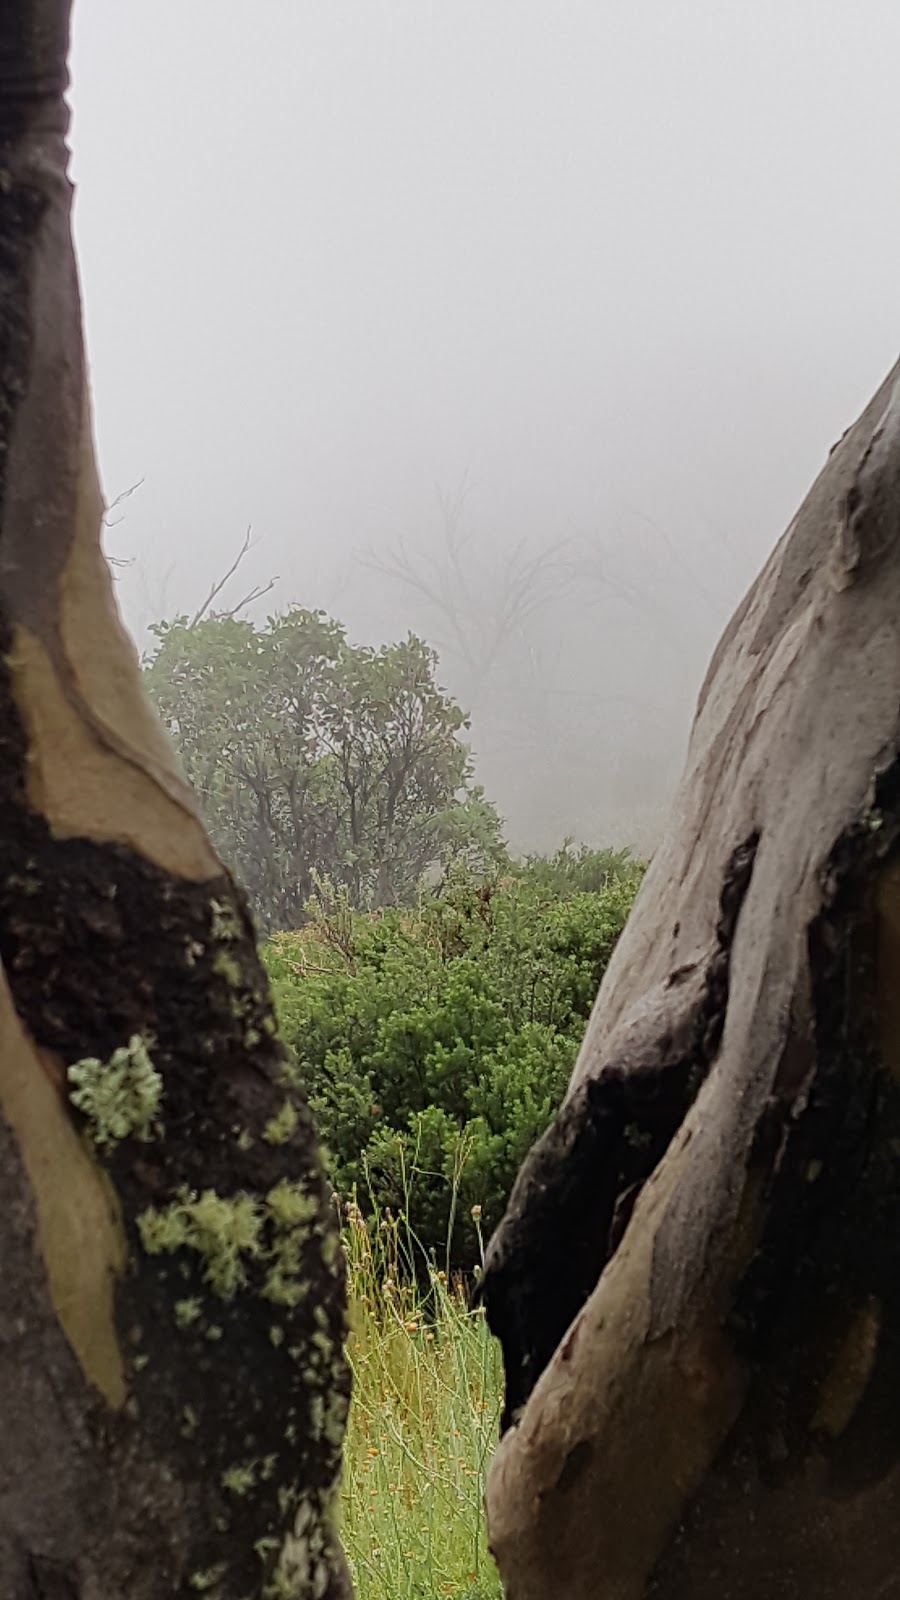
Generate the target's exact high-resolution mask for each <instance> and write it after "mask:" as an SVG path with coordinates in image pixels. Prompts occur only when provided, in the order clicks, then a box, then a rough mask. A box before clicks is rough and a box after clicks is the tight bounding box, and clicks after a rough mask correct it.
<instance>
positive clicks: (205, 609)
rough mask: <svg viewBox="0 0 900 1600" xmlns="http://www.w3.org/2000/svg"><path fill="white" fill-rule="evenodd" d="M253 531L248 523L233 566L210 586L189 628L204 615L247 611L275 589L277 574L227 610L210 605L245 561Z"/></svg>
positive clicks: (216, 615) (255, 587)
mask: <svg viewBox="0 0 900 1600" xmlns="http://www.w3.org/2000/svg"><path fill="white" fill-rule="evenodd" d="M251 531H252V530H251V528H250V526H249V525H248V527H247V532H246V534H245V535H244V542H243V544H242V545H241V548H240V550H239V551H238V553H237V555H236V556H235V558H234V560H233V561H232V563H231V566H230V567H229V568H228V571H227V572H225V573H223V575H222V577H221V578H217V579H216V581H215V583H213V585H212V587H211V588H210V591H209V594H208V595H207V596H206V599H205V600H204V601H203V604H202V605H200V606H199V607H198V608H197V610H196V611H195V612H194V615H193V616H192V618H191V620H190V622H189V623H188V627H189V628H196V626H197V624H198V623H199V622H202V621H203V618H204V617H208V616H214V617H236V616H238V615H239V614H240V613H241V612H242V611H245V610H246V608H247V606H250V605H252V604H253V602H254V600H260V599H262V596H263V595H264V594H269V592H270V591H271V590H272V589H274V587H275V585H276V583H277V582H278V578H277V576H276V577H274V578H270V579H269V581H268V583H265V584H262V585H254V587H253V588H252V589H250V590H249V592H248V593H247V594H245V596H244V598H243V600H239V601H238V603H237V605H235V606H230V607H229V608H228V609H227V610H225V611H213V612H211V611H210V607H211V605H212V603H213V601H214V600H215V599H216V598H217V596H218V595H220V594H221V593H222V590H223V589H224V588H225V585H226V584H227V583H228V582H230V580H231V579H232V578H233V577H234V575H235V573H236V572H237V570H238V567H239V566H240V564H241V562H242V561H243V559H244V557H245V555H246V554H247V552H248V550H250V549H251V548H252V545H251V537H250V535H251Z"/></svg>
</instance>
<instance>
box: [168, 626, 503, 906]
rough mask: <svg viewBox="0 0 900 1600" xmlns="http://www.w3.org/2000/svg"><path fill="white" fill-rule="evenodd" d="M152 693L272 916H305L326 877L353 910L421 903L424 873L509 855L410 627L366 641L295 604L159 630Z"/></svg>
mask: <svg viewBox="0 0 900 1600" xmlns="http://www.w3.org/2000/svg"><path fill="white" fill-rule="evenodd" d="M154 631H155V633H156V636H157V639H158V645H157V648H156V650H155V652H154V654H153V655H152V658H150V659H149V660H148V661H147V662H146V663H145V676H146V682H147V686H148V688H149V690H150V693H151V695H152V697H153V699H154V701H155V703H156V705H157V708H158V710H159V711H160V713H161V715H162V717H163V719H164V721H165V723H166V725H167V727H168V728H169V731H170V733H171V734H172V735H173V737H174V739H175V742H176V745H177V747H178V750H179V752H180V755H181V759H182V763H183V765H184V768H185V771H186V773H187V776H188V777H189V779H190V780H191V782H192V783H193V785H194V787H195V789H196V791H197V793H198V795H199V797H200V801H201V804H202V807H203V811H204V815H205V819H206V822H207V825H208V827H209V830H210V833H211V835H212V838H213V841H214V843H215V844H216V846H217V848H218V849H219V851H220V852H221V854H222V855H223V857H224V858H225V859H226V860H227V861H228V862H229V863H230V865H231V866H232V868H233V869H234V870H235V872H236V873H237V875H238V877H239V878H240V879H241V881H242V883H243V884H244V886H245V887H246V889H247V890H248V892H249V894H250V897H251V900H252V901H253V903H254V906H255V908H256V910H257V913H258V915H259V916H260V918H261V920H262V921H263V922H264V923H265V924H266V925H267V926H268V927H282V928H293V927H298V926H300V925H301V924H302V923H303V922H304V921H305V920H306V915H307V906H308V902H309V900H310V898H311V897H312V896H314V895H315V894H316V892H317V884H318V882H319V880H320V879H327V880H328V881H329V882H330V883H331V884H332V885H334V886H335V888H343V889H345V890H346V892H347V894H348V896H349V901H350V903H351V904H352V905H353V906H356V907H364V908H377V907H381V906H385V905H391V904H402V903H404V902H407V903H408V902H410V901H411V900H413V899H414V898H415V894H416V891H417V888H418V885H419V883H420V880H421V879H422V877H423V875H424V874H426V873H428V872H429V871H433V872H438V873H439V872H440V870H442V869H444V868H445V867H446V866H447V864H448V863H449V862H451V861H453V860H460V861H465V862H466V863H468V864H469V865H470V866H472V867H476V868H481V867H483V866H484V865H485V864H487V863H488V862H492V861H495V860H497V859H499V857H500V855H501V854H502V846H501V841H500V823H499V818H498V816H497V813H496V811H495V809H494V807H493V806H492V805H491V804H490V803H489V802H488V801H487V800H486V799H485V797H484V794H483V792H482V790H481V789H480V788H478V786H477V785H475V784H473V782H472V775H471V764H470V759H469V753H468V751H467V749H466V746H465V745H464V744H463V742H462V734H463V732H464V729H465V726H466V723H465V718H464V716H463V713H462V712H461V711H460V709H459V707H458V706H457V705H456V704H455V703H454V702H453V701H452V700H451V699H450V698H449V697H448V696H447V695H445V694H444V693H443V691H442V690H441V689H440V688H439V687H438V685H437V683H436V682H435V669H436V664H437V659H436V656H435V655H434V652H433V651H432V650H430V649H429V648H428V647H427V646H426V645H425V644H423V643H422V641H421V640H419V639H416V638H414V637H413V636H412V635H410V637H409V638H407V639H405V640H403V641H402V642H400V643H397V644H391V645H385V646H383V647H382V648H381V649H369V648H367V647H364V646H359V645H351V644H349V643H348V641H347V638H346V635H345V633H344V630H343V628H342V627H341V625H340V624H339V623H338V622H335V621H333V620H331V619H330V618H328V617H326V616H325V614H324V613H323V612H321V611H304V610H301V609H299V608H297V609H293V610H290V611H288V612H287V613H286V614H285V615H283V616H280V617H272V618H270V619H269V621H268V623H267V624H266V626H265V628H263V629H256V628H254V627H253V625H252V624H251V623H249V622H245V621H240V620H237V619H236V618H234V617H224V616H222V617H210V618H208V619H207V620H205V621H202V622H200V623H198V624H197V625H196V626H193V627H192V626H190V625H189V624H188V622H187V619H186V618H184V617H181V618H178V619H177V620H176V621H174V622H171V623H160V624H158V626H157V627H156V628H155V630H154Z"/></svg>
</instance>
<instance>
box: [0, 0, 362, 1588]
mask: <svg viewBox="0 0 900 1600" xmlns="http://www.w3.org/2000/svg"><path fill="white" fill-rule="evenodd" d="M68 13H69V6H68V3H67V0H7V3H6V4H4V5H3V6H2V7H0V357H2V359H0V747H2V749H0V755H2V759H0V956H2V963H3V972H2V978H0V1113H2V1116H0V1147H2V1150H0V1191H2V1197H0V1218H2V1220H0V1241H2V1256H3V1261H4V1269H5V1292H4V1295H3V1301H2V1305H0V1424H2V1432H3V1438H4V1446H3V1450H2V1458H0V1459H2V1473H0V1477H2V1489H0V1594H2V1595H3V1597H4V1600H161V1597H162V1596H168V1595H171V1596H173V1597H175V1596H180V1597H183V1600H188V1597H189V1596H196V1595H198V1594H204V1595H207V1596H209V1597H211V1600H264V1597H265V1600H268V1597H272V1600H278V1597H294V1600H345V1597H347V1596H348V1595H349V1594H350V1586H349V1579H348V1576H347V1570H346V1565H345V1563H344V1559H343V1556H342V1553H341V1550H340V1546H339V1543H338V1541H337V1537H336V1534H335V1531H334V1526H333V1509H334V1496H335V1487H336V1482H337V1474H338V1469H339V1460H340V1450H341V1443H342V1436H343V1428H344V1421H345V1416H346V1410H347V1404H348V1394H349V1378H348V1372H347V1367H346V1363H345V1360H344V1354H343V1341H344V1323H345V1283H344V1272H343V1264H342V1259H341V1255H340V1248H339V1238H338V1225H337V1218H336V1216H335V1214H334V1209H333V1206H332V1202H331V1196H330V1193H329V1190H328V1186H327V1184H326V1181H325V1178H324V1174H323V1169H322V1166H321V1161H320V1157H319V1152H318V1148H317V1145H316V1140H315V1135H314V1130H313V1127H312V1123H311V1120H310V1116H309V1112H308V1109H307V1107H306V1104H305V1101H304V1099H303V1097H302V1095H300V1094H299V1093H298V1092H297V1091H296V1089H294V1088H293V1087H291V1085H290V1084H289V1083H288V1082H287V1080H286V1078H285V1073H284V1068H285V1054H284V1050H283V1047H282V1046H281V1044H280V1042H279V1040H278V1036H277V1028H276V1025H275V1019H274V1016H273V1012H272V1006H271V1000H270V997H269V993H268V989H267V985H266V982H265V978H264V975H263V972H262V968H261V965H260V962H259V958H258V955H257V952H256V946H255V939H254V933H253V928H252V924H251V919H250V916H249V914H248V911H247V908H246V904H245V901H244V898H243V896H242V894H241V893H240V891H239V890H238V889H237V888H236V887H235V885H234V884H233V882H232V880H231V879H230V877H229V876H228V874H227V873H226V872H225V871H224V870H223V868H222V866H221V863H220V862H219V861H218V859H217V857H216V856H215V854H214V852H213V850H212V848H211V846H210V844H209V842H208V840H207V838H206V835H205V833H204V831H203V828H202V826H201V823H200V821H199V819H198V816H197V813H196V809H195V805H194V802H193V798H192V795H191V792H190V790H189V789H188V787H187V785H186V784H185V782H184V780H183V779H182V777H181V775H180V773H179V772H178V770H177V767H176V765H175V763H174V760H173V757H172V754H171V751H170V748H169V745H168V743H167V741H166V739H165V737H164V736H163V734H162V731H161V729H160V727H159V725H158V724H157V722H156V719H155V717H154V716H153V713H152V712H151V710H150V708H149V706H148V704H147V702H146V701H145V699H144V695H143V690H142V686H141V679H140V670H139V666H138V662H137V658H136V655H135V652H134V649H133V647H132V645H131V644H130V642H129V640H128V638H127V635H126V634H125V632H124V630H123V628H122V627H121V624H120V622H119V619H118V616H117V613H116V609H115V605H114V602H113V599H112V589H111V582H110V575H109V571H108V569H107V567H106V564H105V562H104V559H103V555H102V551H101V548H100V528H101V522H102V517H103V504H102V500H101V496H100V493H99V488H98V484H97V476H96V469H95V465H94V455H93V447H92V442H91V422H90V405H89V400H88V395H87V384H86V375H85V362H84V354H83V348H82V331H81V308H80V300H79V293H78V284H77V276H76V268H75V260H74V253H73V249H72V241H71V231H70V203H71V191H70V187H69V183H68V179H67V176H66V172H67V150H66V143H65V139H66V132H67V127H68V113H67V110H66V106H65V101H64V93H65V89H66V85H67V73H66V56H67V47H68Z"/></svg>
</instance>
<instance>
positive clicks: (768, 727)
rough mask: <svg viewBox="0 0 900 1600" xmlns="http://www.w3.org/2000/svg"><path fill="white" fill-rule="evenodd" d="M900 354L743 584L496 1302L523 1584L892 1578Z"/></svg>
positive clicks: (819, 1588)
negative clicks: (664, 829) (746, 589)
mask: <svg viewBox="0 0 900 1600" xmlns="http://www.w3.org/2000/svg"><path fill="white" fill-rule="evenodd" d="M898 741H900V364H898V366H897V367H895V368H894V371H893V372H892V373H891V374H890V376H889V377H888V379H887V380H886V382H885V383H884V384H883V385H882V387H881V388H880V389H879V391H878V393H877V394H876V395H875V397H874V398H873V400H872V402H871V403H870V405H869V406H868V407H867V409H866V411H865V412H864V414H863V416H862V417H861V418H860V419H859V421H858V422H857V423H856V424H855V425H854V426H853V427H852V428H851V429H850V430H849V431H848V433H847V434H846V435H845V436H844V438H843V439H842V440H841V442H840V444H839V445H838V446H837V447H836V448H835V449H834V450H833V451H832V453H831V456H830V458H829V461H828V463H827V465H826V466H825V468H824V470H823V472H822V474H821V475H820V477H819V479H818V481H817V482H816V484H815V486H814V487H813V489H812V491H811V493H810V495H809V497H808V498H807V500H806V502H805V503H804V505H803V507H802V508H801V510H800V512H799V514H798V515H797V517H796V518H795V520H794V521H793V523H792V524H791V526H790V528H789V529H788V531H787V533H786V534H785V536H784V538H783V539H782V540H781V542H780V544H779V545H778V547H777V548H776V550H775V552H774V554H773V555H772V557H771V559H770V560H769V562H768V564H767V565H766V567H765V569H764V570H763V572H762V574H761V575H760V577H759V578H758V580H757V581H756V583H755V584H754V585H753V587H752V589H751V590H750V593H749V594H748V595H747V597H746V599H745V600H744V601H743V603H742V604H741V606H740V607H739V608H738V611H737V613H736V614H735V616H734V618H733V619H732V621H731V623H730V624H729V626H728V628H727V629H726V632H725V634H724V637H723V639H722V641H721V643H720V644H719V646H718V648H717V650H716V652H715V655H714V658H713V661H712V664H711V666H710V669H709V672H708V674H707V678H706V681H705V683H704V686H703V689H702V691H701V694H700V700H699V705H698V710H697V715H696V719H695V723H694V728H693V732H692V737H691V742H690V747H689V753H688V760H687V767H686V771H685V776H684V778H683V781H682V785H681V788H680V791H679V794H678V796H677V799H676V802H675V805H674V810H673V816H672V820H671V823H670V826H669V830H668V833H667V836H666V838H665V840H664V842H663V844H662V845H661V847H660V849H659V850H658V852H657V854H656V856H655V857H654V859H653V861H652V863H651V866H650V869H649V871H648V873H647V876H646V879H645V881H644V883H643V885H642V887H641V891H640V894H639V896H638V900H637V902H636V904H635V907H634V910H633V912H632V915H631V918H630V920H629V922H628V925H627V927H626V929H625V932H624V933H623V935H622V938H621V940H620V942H619V944H618V947H617V949H616V951H615V954H614V956H613V959H612V962H611V964H610V967H609V970H608V972H607V974H606V977H605V979H604V982H603V984H602V986H601V989H600V994H599V996H598V1000H597V1004H596V1006H595V1010H594V1014H593V1017H592V1019H591V1022H590V1025H589V1028H588V1032H587V1036H586V1038H585V1041H584V1045H583V1048H582V1051H581V1054H580V1057H579V1060H578V1063H577V1065H576V1068H575V1072H574V1075H573V1080H572V1083H571V1085H570V1088H569V1091H568V1094H567V1097H566V1100H565V1103H564V1105H563V1107H562V1109H561V1110H560V1112H559V1114H558V1116H557V1119H556V1121H555V1123H554V1124H553V1126H552V1127H551V1129H550V1130H549V1132H548V1134H547V1135H546V1136H545V1138H544V1139H543V1140H542V1141H541V1142H540V1143H539V1144H538V1145H537V1146H536V1147H535V1149H534V1150H533V1151H532V1153H531V1155H530V1156H529V1158H528V1159H527V1161H526V1162H525V1165H524V1166H523V1169H522V1171H521V1173H520V1175H519V1178H518V1180H517V1182H516V1186H515V1189H514V1192H513V1195H512V1198H511V1201H510V1205H509V1208H508V1211H507V1214H506V1217H505V1219H504V1221H503V1223H502V1224H501V1226H500V1228H499V1230H498V1232H497V1234H496V1235H495V1237H494V1239H493V1241H492V1243H491V1246H490V1249H489V1252H488V1262H487V1269H486V1274H485V1280H484V1295H485V1300H486V1304H487V1308H488V1314H489V1318H490V1321H491V1325H492V1327H493V1328H494V1329H495V1331H496V1332H497V1333H498V1334H499V1336H500V1338H501V1340H502V1342H503V1348H504V1357H505V1365H506V1373H507V1386H508V1387H507V1402H508V1407H507V1417H506V1419H505V1421H506V1424H507V1431H506V1432H505V1434H504V1437H503V1438H502V1440H501V1443H500V1447H499V1450H498V1452H497V1456H496V1459H495V1461H494V1464H493V1470H492V1473H491V1477H490V1482H489V1488H488V1516H489V1527H490V1536H491V1543H492V1547H493V1549H494V1552H495V1554H496V1556H497V1560H498V1562H499V1565H500V1570H501V1573H502V1576H503V1579H504V1583H505V1586H506V1594H507V1596H508V1600H538V1597H540V1600H546V1597H547V1596H549V1595H552V1596H554V1597H555V1600H581V1597H584V1600H587V1597H588V1596H590V1597H591V1600H639V1597H643V1600H651V1597H652V1600H688V1597H690V1600H760V1597H761V1596H765V1597H767V1600H782V1597H783V1600H787V1597H791V1600H832V1597H834V1600H837V1597H842V1600H846V1597H849V1596H852V1597H853V1600H875V1597H876V1596H877V1597H879V1600H889V1597H897V1596H900V756H898V749H900V744H898Z"/></svg>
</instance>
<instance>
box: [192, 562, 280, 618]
mask: <svg viewBox="0 0 900 1600" xmlns="http://www.w3.org/2000/svg"><path fill="white" fill-rule="evenodd" d="M277 582H278V574H277V573H276V575H275V577H274V578H270V579H269V581H268V583H266V584H263V585H262V586H259V585H257V587H256V588H255V589H251V590H250V593H249V594H247V595H245V596H244V598H243V600H239V601H238V603H237V605H236V606H232V608H231V610H230V611H217V612H216V616H217V617H236V616H237V615H238V613H239V612H240V611H243V610H244V607H245V606H252V604H253V602H254V600H259V599H261V598H262V596H263V595H264V594H268V593H269V590H270V589H274V587H275V585H276V583H277ZM191 626H193V624H191Z"/></svg>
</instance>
